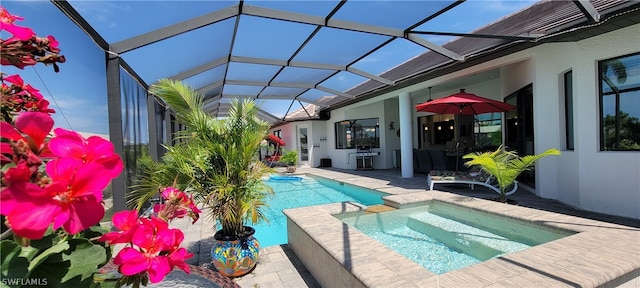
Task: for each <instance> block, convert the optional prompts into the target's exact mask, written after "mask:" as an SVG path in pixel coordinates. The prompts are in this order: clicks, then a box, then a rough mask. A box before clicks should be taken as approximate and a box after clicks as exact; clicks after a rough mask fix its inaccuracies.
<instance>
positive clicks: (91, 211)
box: [63, 196, 104, 234]
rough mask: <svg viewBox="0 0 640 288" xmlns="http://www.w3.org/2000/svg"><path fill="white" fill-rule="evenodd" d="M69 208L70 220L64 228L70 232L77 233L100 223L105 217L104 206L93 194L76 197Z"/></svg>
mask: <svg viewBox="0 0 640 288" xmlns="http://www.w3.org/2000/svg"><path fill="white" fill-rule="evenodd" d="M69 210H70V211H69V212H70V213H69V216H70V217H69V221H67V222H66V223H64V225H63V227H64V230H66V231H67V232H69V234H77V233H78V232H80V231H82V230H85V229H87V228H89V227H91V226H93V225H95V224H98V223H99V222H100V220H101V219H102V217H104V206H102V203H101V202H100V201H97V200H96V199H95V198H93V197H91V196H89V197H83V198H81V199H75V200H74V201H73V202H72V203H71V205H70V206H69Z"/></svg>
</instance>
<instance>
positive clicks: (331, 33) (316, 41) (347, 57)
mask: <svg viewBox="0 0 640 288" xmlns="http://www.w3.org/2000/svg"><path fill="white" fill-rule="evenodd" d="M389 38H390V37H387V36H380V35H375V34H370V33H359V32H355V31H348V30H343V29H336V28H326V27H325V28H322V29H320V31H319V32H318V33H317V34H316V35H315V36H314V37H313V39H311V41H309V43H308V44H307V45H306V46H304V48H303V49H302V51H300V53H299V54H298V55H296V57H295V58H294V61H299V62H311V63H326V64H334V65H342V66H346V65H347V64H350V63H351V62H353V61H355V60H357V59H358V58H360V57H361V56H362V55H363V54H365V53H367V52H369V51H370V50H371V49H374V48H376V47H377V46H379V45H380V44H382V43H383V42H384V41H387V40H388V39H389Z"/></svg>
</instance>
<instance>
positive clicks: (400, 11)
mask: <svg viewBox="0 0 640 288" xmlns="http://www.w3.org/2000/svg"><path fill="white" fill-rule="evenodd" d="M455 2H456V1H348V2H346V4H345V5H344V6H342V8H341V9H340V11H338V12H337V13H336V14H335V16H334V17H333V18H332V19H339V20H345V21H350V22H357V23H364V24H368V25H374V26H383V27H389V28H395V29H401V30H404V29H406V28H409V27H410V26H412V25H414V24H417V23H418V22H420V21H421V20H422V19H424V18H425V17H428V16H431V15H432V14H434V13H436V12H438V11H440V10H441V9H444V8H446V7H447V6H449V5H451V4H454V3H455Z"/></svg>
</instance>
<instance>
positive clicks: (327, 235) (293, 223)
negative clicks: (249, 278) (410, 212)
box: [284, 191, 640, 287]
mask: <svg viewBox="0 0 640 288" xmlns="http://www.w3.org/2000/svg"><path fill="white" fill-rule="evenodd" d="M384 200H385V203H386V204H387V205H389V206H392V207H395V208H400V209H402V208H408V207H415V206H419V205H425V204H429V203H436V202H439V203H442V204H444V205H451V206H453V207H454V208H455V207H459V208H460V209H471V210H476V211H482V213H489V214H490V215H494V216H499V217H506V219H513V220H517V221H524V223H529V225H543V226H546V227H548V228H551V229H558V230H564V231H572V232H573V233H575V234H573V235H571V236H567V237H563V238H560V239H558V240H553V241H550V242H547V243H544V244H540V245H537V246H535V247H531V248H527V249H524V250H522V251H519V252H513V253H509V254H505V255H501V256H498V257H495V258H491V259H489V260H486V261H484V262H481V263H478V264H473V265H470V266H467V267H464V268H460V269H457V270H452V271H450V272H446V273H443V274H440V275H438V274H436V273H434V272H433V271H429V270H427V269H426V268H424V267H423V266H421V265H419V264H417V263H415V262H413V261H411V260H409V259H408V258H406V257H405V256H403V255H401V254H399V253H398V252H395V251H393V250H391V249H389V248H387V247H386V246H384V245H383V244H381V243H380V242H378V241H376V240H374V239H372V238H371V237H369V236H367V235H366V234H364V233H362V232H361V231H358V230H357V229H355V228H354V227H351V226H349V225H348V224H346V223H344V222H342V221H341V220H339V219H338V218H336V217H335V216H334V215H339V214H344V213H351V214H353V213H362V211H364V210H365V209H366V207H365V206H362V205H359V204H354V203H333V204H327V205H320V206H311V207H301V208H295V209H288V210H285V211H284V213H285V215H286V216H287V218H288V219H287V225H288V238H289V246H290V247H291V249H292V250H293V251H294V252H295V253H296V255H297V256H298V258H299V259H300V260H301V261H302V263H303V264H304V265H305V266H306V268H307V269H308V270H309V271H310V272H311V274H312V275H313V276H314V277H315V279H316V280H317V281H318V282H319V283H320V285H321V286H323V287H439V286H449V287H485V286H491V285H502V286H511V287H516V286H531V285H535V286H540V287H576V286H582V287H598V286H617V285H621V284H625V283H626V284H627V285H629V283H640V247H638V245H637V243H638V241H639V240H640V230H639V229H636V228H631V227H626V226H621V225H616V224H611V223H604V222H599V221H593V220H589V219H583V218H578V217H573V216H567V215H562V214H557V213H552V212H548V211H540V210H536V209H530V208H526V207H519V206H514V205H507V204H503V203H497V202H493V201H487V200H481V199H475V198H470V197H463V196H459V195H455V194H451V193H446V192H437V191H429V192H417V193H408V194H401V195H392V196H386V197H384Z"/></svg>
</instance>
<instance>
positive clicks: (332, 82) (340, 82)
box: [320, 72, 368, 92]
mask: <svg viewBox="0 0 640 288" xmlns="http://www.w3.org/2000/svg"><path fill="white" fill-rule="evenodd" d="M366 80H368V79H367V78H364V77H362V76H358V75H356V74H353V73H351V72H340V73H338V74H336V75H333V76H332V77H331V78H329V79H327V80H326V81H324V82H322V83H320V85H321V86H323V87H327V88H330V89H333V90H337V91H341V92H343V91H347V90H348V89H350V88H352V87H354V86H356V85H358V84H360V83H362V82H364V81H366Z"/></svg>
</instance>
